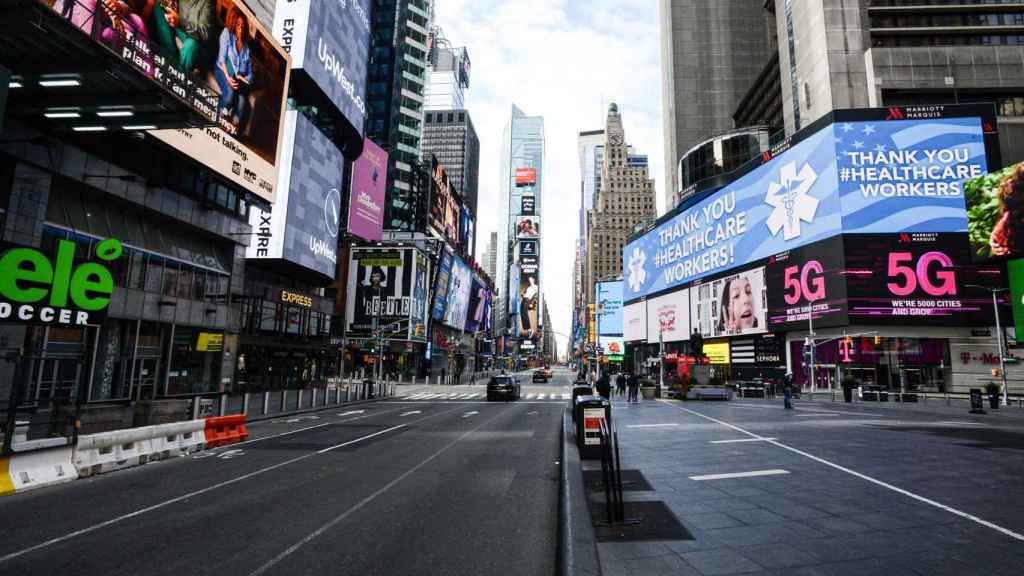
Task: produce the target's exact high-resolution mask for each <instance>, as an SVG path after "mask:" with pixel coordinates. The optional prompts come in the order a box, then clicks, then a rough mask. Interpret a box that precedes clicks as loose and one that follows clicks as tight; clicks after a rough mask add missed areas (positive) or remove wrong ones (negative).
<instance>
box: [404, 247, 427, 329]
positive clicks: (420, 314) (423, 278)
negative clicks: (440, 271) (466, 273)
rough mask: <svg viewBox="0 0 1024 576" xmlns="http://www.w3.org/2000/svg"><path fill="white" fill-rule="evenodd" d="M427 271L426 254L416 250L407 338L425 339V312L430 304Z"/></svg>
mask: <svg viewBox="0 0 1024 576" xmlns="http://www.w3.org/2000/svg"><path fill="white" fill-rule="evenodd" d="M429 273H430V265H429V264H428V263H427V257H426V255H424V254H423V253H422V252H420V251H419V250H416V274H415V276H414V277H413V285H412V306H411V310H410V312H409V339H410V340H417V341H419V342H426V340H427V314H429V312H428V309H429V308H430V305H431V303H430V302H429V294H430V292H429V291H428V290H427V278H429V277H430V276H429Z"/></svg>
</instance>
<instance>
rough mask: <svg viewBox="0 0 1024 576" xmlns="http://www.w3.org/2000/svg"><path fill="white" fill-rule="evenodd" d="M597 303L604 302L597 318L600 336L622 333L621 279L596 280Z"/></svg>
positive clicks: (619, 334)
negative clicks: (610, 280) (609, 280)
mask: <svg viewBox="0 0 1024 576" xmlns="http://www.w3.org/2000/svg"><path fill="white" fill-rule="evenodd" d="M595 292H596V294H597V303H598V304H599V305H600V304H604V307H603V308H602V309H601V310H602V311H601V313H600V314H599V316H600V318H598V323H599V324H600V328H598V330H599V332H600V335H602V336H621V335H622V280H616V281H613V282H598V283H597V286H596V288H595Z"/></svg>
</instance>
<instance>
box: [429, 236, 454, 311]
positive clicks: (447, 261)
mask: <svg viewBox="0 0 1024 576" xmlns="http://www.w3.org/2000/svg"><path fill="white" fill-rule="evenodd" d="M454 259H455V255H454V254H452V252H451V250H448V249H447V248H445V250H444V251H443V252H442V253H441V255H440V256H439V257H438V264H437V281H436V282H435V283H434V305H433V306H432V307H431V313H430V317H431V318H433V319H434V320H444V318H445V314H446V313H447V312H448V286H449V285H450V284H451V276H452V261H453V260H454Z"/></svg>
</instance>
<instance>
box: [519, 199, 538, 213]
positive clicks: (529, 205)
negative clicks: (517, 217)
mask: <svg viewBox="0 0 1024 576" xmlns="http://www.w3.org/2000/svg"><path fill="white" fill-rule="evenodd" d="M519 208H520V209H519V213H520V214H522V215H523V216H533V215H535V214H536V211H537V197H536V196H533V195H532V194H531V195H526V194H524V195H523V197H522V198H521V199H520V206H519Z"/></svg>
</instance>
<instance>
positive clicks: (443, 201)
mask: <svg viewBox="0 0 1024 576" xmlns="http://www.w3.org/2000/svg"><path fill="white" fill-rule="evenodd" d="M430 162H431V174H432V176H431V184H430V188H431V194H430V225H431V226H432V227H433V228H434V230H435V231H436V232H437V233H438V234H439V235H441V236H442V237H444V238H447V239H448V240H449V241H450V242H451V243H452V244H454V245H458V244H459V223H460V222H459V220H460V217H461V208H462V206H461V204H460V202H459V199H458V193H457V192H456V191H455V189H454V188H453V186H452V182H451V178H449V177H448V174H447V173H446V172H445V170H444V165H443V164H441V163H440V162H438V161H437V157H436V156H433V155H432V156H431V157H430Z"/></svg>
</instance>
